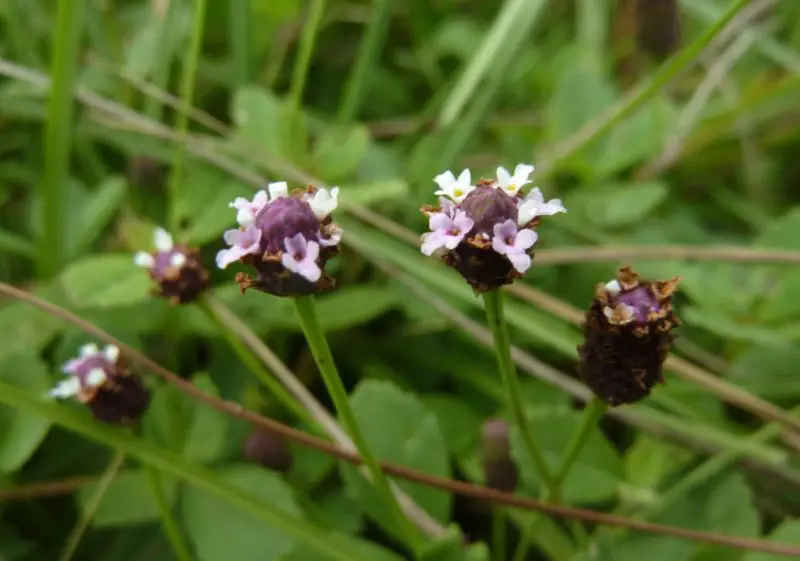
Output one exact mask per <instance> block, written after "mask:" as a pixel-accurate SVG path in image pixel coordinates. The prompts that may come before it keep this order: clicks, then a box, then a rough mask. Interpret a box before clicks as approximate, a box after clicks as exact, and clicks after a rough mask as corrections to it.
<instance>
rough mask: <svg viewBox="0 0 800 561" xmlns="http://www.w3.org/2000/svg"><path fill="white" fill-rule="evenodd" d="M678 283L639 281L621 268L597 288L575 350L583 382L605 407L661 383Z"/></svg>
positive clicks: (643, 393) (638, 397)
mask: <svg viewBox="0 0 800 561" xmlns="http://www.w3.org/2000/svg"><path fill="white" fill-rule="evenodd" d="M678 283H679V279H678V278H677V277H675V278H673V279H671V280H668V281H649V280H640V279H639V276H638V275H637V274H636V273H634V272H633V271H632V270H631V269H630V267H623V268H621V269H619V271H618V272H617V278H616V279H615V280H612V281H611V282H609V283H606V284H600V285H598V286H597V289H596V292H595V298H594V300H593V301H592V304H591V306H590V308H589V310H588V311H587V312H586V320H585V322H584V325H583V332H584V343H583V344H582V345H580V346H579V347H578V352H579V354H580V357H581V373H582V375H583V378H584V379H585V380H586V383H587V385H588V386H589V387H590V388H591V389H592V391H593V392H594V393H595V394H596V395H597V396H598V397H600V398H601V399H602V400H603V401H605V402H606V403H608V404H609V405H621V404H623V403H635V402H636V401H639V400H641V399H644V398H645V397H647V396H648V395H650V391H651V390H652V389H653V388H654V387H655V386H656V385H657V384H660V383H663V382H664V376H663V372H662V366H663V363H664V361H665V360H666V358H667V356H668V354H669V351H670V347H671V344H672V340H673V339H674V337H675V335H674V334H673V333H672V330H673V329H674V328H675V327H676V326H678V325H680V321H679V320H678V318H677V316H676V315H675V314H674V312H673V309H672V298H673V296H674V294H675V291H676V290H677V287H678Z"/></svg>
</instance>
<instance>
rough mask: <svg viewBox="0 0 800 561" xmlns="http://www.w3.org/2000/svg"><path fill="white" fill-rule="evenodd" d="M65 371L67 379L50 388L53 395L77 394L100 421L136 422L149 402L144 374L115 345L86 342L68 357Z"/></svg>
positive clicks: (63, 396) (64, 397) (71, 395)
mask: <svg viewBox="0 0 800 561" xmlns="http://www.w3.org/2000/svg"><path fill="white" fill-rule="evenodd" d="M63 371H64V373H66V374H67V376H68V377H67V379H66V380H64V381H62V382H60V383H59V384H58V385H57V386H56V387H55V388H54V389H53V390H51V392H50V395H51V396H52V397H55V398H59V399H67V398H75V399H76V400H77V401H79V402H80V403H83V404H85V405H86V406H87V407H88V408H89V410H90V411H91V412H92V415H94V417H95V418H96V419H97V420H99V421H103V422H105V423H112V424H130V423H134V422H136V421H138V420H139V419H140V418H141V416H142V414H143V413H144V412H145V410H146V409H147V406H148V405H149V403H150V392H148V390H147V388H145V387H144V385H143V384H142V381H141V378H139V376H138V375H137V374H136V373H135V372H134V371H133V370H131V369H130V368H128V367H127V365H126V364H125V363H124V362H123V361H122V360H121V359H120V357H119V349H118V348H117V347H115V346H114V345H108V346H107V347H106V348H105V349H103V350H102V351H100V349H98V348H97V346H96V345H92V344H89V345H84V346H83V347H81V350H80V355H79V356H78V357H77V358H73V359H71V360H69V361H68V362H67V363H66V364H65V365H64V368H63Z"/></svg>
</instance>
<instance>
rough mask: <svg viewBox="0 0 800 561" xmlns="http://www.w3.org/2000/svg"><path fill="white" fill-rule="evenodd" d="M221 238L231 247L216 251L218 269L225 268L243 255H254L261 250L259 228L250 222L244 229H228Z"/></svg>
mask: <svg viewBox="0 0 800 561" xmlns="http://www.w3.org/2000/svg"><path fill="white" fill-rule="evenodd" d="M223 239H224V240H225V243H226V244H228V245H230V246H231V247H229V248H228V249H222V250H220V251H219V252H217V267H219V268H220V269H224V268H226V267H227V266H228V265H230V264H231V263H234V262H236V261H238V260H239V259H241V258H242V257H244V256H245V255H250V254H253V255H256V254H258V253H259V252H260V251H261V246H260V242H261V230H259V229H258V228H256V227H255V226H254V225H252V224H251V225H250V226H248V227H247V228H246V229H244V230H228V231H227V232H225V234H224V235H223Z"/></svg>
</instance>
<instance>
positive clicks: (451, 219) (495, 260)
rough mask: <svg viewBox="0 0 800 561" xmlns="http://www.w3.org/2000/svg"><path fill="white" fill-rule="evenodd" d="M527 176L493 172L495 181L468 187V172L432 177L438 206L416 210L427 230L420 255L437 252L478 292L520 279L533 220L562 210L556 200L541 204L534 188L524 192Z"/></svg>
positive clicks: (521, 170) (528, 259)
mask: <svg viewBox="0 0 800 561" xmlns="http://www.w3.org/2000/svg"><path fill="white" fill-rule="evenodd" d="M532 172H533V166H530V165H525V164H520V165H518V166H517V167H516V169H515V170H514V173H513V175H512V174H510V173H509V172H508V171H507V170H505V169H504V168H497V178H496V179H494V180H488V179H481V180H480V181H478V182H477V183H476V184H474V185H473V184H472V178H471V174H470V171H469V170H464V171H463V172H461V174H460V175H459V176H458V177H456V176H455V175H454V174H453V173H452V172H450V171H446V172H445V173H442V174H440V175H438V176H436V178H434V181H435V182H436V183H437V185H438V186H439V189H438V190H437V191H436V192H435V193H434V194H435V195H438V196H439V206H438V207H434V206H430V205H425V206H423V207H422V209H421V211H422V213H423V214H425V215H426V216H427V217H428V223H429V227H430V230H431V231H430V232H428V233H426V234H424V235H423V236H422V253H424V254H425V255H433V254H434V253H440V254H441V257H442V260H443V261H444V262H445V263H446V264H447V265H449V266H451V267H453V268H455V269H456V270H457V271H458V272H459V273H461V276H463V277H464V279H465V280H466V281H467V282H468V283H469V284H470V286H472V287H473V288H474V289H475V290H476V291H478V292H487V291H489V290H494V289H496V288H499V287H500V286H502V285H504V284H510V283H512V282H513V281H514V280H515V279H517V278H520V277H521V276H522V275H524V274H525V272H527V271H528V269H530V267H531V263H532V253H533V246H534V245H535V244H536V242H537V240H538V234H537V233H536V227H537V226H538V224H539V217H541V216H551V215H553V214H557V213H559V212H566V211H567V210H566V208H564V205H563V204H562V203H561V201H560V200H558V199H553V200H551V201H545V200H544V196H543V195H542V192H541V191H540V190H539V189H538V188H537V187H534V188H532V189H531V190H530V191H529V192H528V193H527V195H526V194H525V193H524V190H523V187H525V186H526V185H528V184H529V183H531V181H530V179H529V176H530V174H531V173H532Z"/></svg>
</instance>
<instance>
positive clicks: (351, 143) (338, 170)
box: [313, 125, 369, 183]
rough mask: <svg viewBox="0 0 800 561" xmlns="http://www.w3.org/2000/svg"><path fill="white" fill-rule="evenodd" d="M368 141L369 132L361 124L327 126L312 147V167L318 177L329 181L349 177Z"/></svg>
mask: <svg viewBox="0 0 800 561" xmlns="http://www.w3.org/2000/svg"><path fill="white" fill-rule="evenodd" d="M368 143H369V132H368V131H367V129H366V127H364V126H363V125H358V126H355V127H348V128H343V127H336V126H332V127H329V128H328V129H327V130H326V131H325V132H324V133H323V134H322V136H321V137H320V138H318V139H317V141H316V145H315V147H314V154H313V159H314V168H315V170H316V174H315V175H317V176H318V177H322V178H324V179H325V181H327V182H329V183H335V182H338V181H339V180H342V179H345V178H347V177H350V176H352V175H353V174H354V172H355V171H356V170H357V169H358V165H359V163H360V162H361V160H362V158H363V157H364V153H365V152H366V149H367V144H368Z"/></svg>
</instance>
